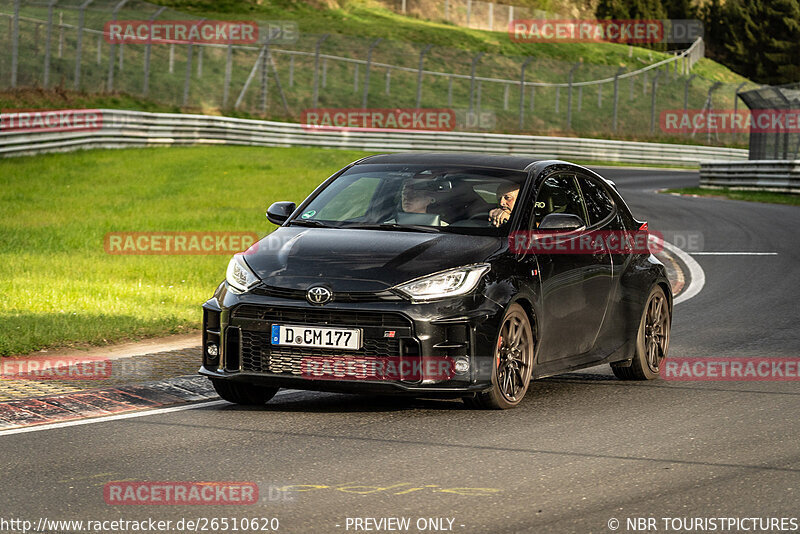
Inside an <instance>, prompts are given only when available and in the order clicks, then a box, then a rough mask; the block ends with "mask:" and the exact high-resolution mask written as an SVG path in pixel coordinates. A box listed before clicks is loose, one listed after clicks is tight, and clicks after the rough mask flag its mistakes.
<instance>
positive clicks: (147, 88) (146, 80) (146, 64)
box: [142, 6, 167, 96]
mask: <svg viewBox="0 0 800 534" xmlns="http://www.w3.org/2000/svg"><path fill="white" fill-rule="evenodd" d="M165 9H167V7H166V6H162V7H160V8H158V11H156V12H155V13H153V16H151V17H150V22H152V21H154V20H156V19H157V18H158V16H159V15H160V14H161V12H162V11H164V10H165ZM152 49H153V43H152V40H151V39H148V40H147V44H146V45H145V47H144V82H143V83H144V85H143V86H142V94H143V95H144V96H147V94H148V93H149V92H150V54H151V53H152Z"/></svg>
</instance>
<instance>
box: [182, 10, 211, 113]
mask: <svg viewBox="0 0 800 534" xmlns="http://www.w3.org/2000/svg"><path fill="white" fill-rule="evenodd" d="M205 20H206V19H200V20H199V21H197V22H196V23H195V26H196V25H198V24H202V23H203V21H205ZM193 45H194V37H192V38H191V39H190V40H189V47H188V48H187V50H186V75H185V76H184V78H183V101H182V102H183V103H182V106H183V107H186V106H187V105H188V104H189V84H190V83H191V82H192V51H193Z"/></svg>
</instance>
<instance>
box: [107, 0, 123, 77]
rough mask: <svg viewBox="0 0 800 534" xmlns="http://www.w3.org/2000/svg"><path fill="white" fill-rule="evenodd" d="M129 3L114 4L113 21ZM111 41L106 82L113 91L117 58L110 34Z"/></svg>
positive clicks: (121, 0) (121, 1)
mask: <svg viewBox="0 0 800 534" xmlns="http://www.w3.org/2000/svg"><path fill="white" fill-rule="evenodd" d="M127 3H128V0H120V2H119V3H117V5H115V6H114V9H113V10H112V11H111V22H114V21H116V20H117V13H118V12H119V10H120V9H122V6H124V5H125V4H127ZM109 42H110V43H111V44H110V45H109V49H108V82H107V84H106V90H107V91H108V92H111V91H113V90H114V61H115V60H116V58H115V57H114V41H113V40H112V39H110V36H109ZM120 46H121V45H120Z"/></svg>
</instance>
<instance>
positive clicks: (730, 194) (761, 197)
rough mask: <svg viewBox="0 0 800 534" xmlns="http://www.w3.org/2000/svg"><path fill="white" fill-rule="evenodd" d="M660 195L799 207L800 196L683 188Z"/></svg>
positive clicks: (665, 191)
mask: <svg viewBox="0 0 800 534" xmlns="http://www.w3.org/2000/svg"><path fill="white" fill-rule="evenodd" d="M662 193H673V194H679V195H697V196H702V197H722V198H729V199H731V200H747V201H748V202H766V203H768V204H789V205H790V206H800V195H798V194H794V193H772V192H769V191H739V190H734V189H727V188H720V189H701V188H699V187H685V188H683V189H665V190H663V191H662Z"/></svg>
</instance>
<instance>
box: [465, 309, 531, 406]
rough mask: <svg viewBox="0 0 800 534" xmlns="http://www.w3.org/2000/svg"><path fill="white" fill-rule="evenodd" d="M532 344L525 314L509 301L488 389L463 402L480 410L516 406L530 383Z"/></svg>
mask: <svg viewBox="0 0 800 534" xmlns="http://www.w3.org/2000/svg"><path fill="white" fill-rule="evenodd" d="M535 343H536V340H535V338H534V335H533V329H532V328H531V323H530V320H529V319H528V314H527V313H526V312H525V309H524V308H523V307H522V306H520V305H519V304H512V305H511V306H510V307H509V308H508V310H507V311H506V314H505V316H504V317H503V321H502V322H501V323H500V332H498V334H497V344H496V346H495V354H494V365H493V370H492V389H490V390H489V391H486V392H481V393H476V394H475V395H474V396H471V397H464V398H463V400H464V404H466V405H467V407H469V408H473V409H481V410H507V409H509V408H515V407H517V406H518V405H519V403H520V402H522V399H523V397H524V396H525V392H527V391H528V386H529V385H530V382H531V375H532V373H533V355H534V348H535V346H536V345H535Z"/></svg>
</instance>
